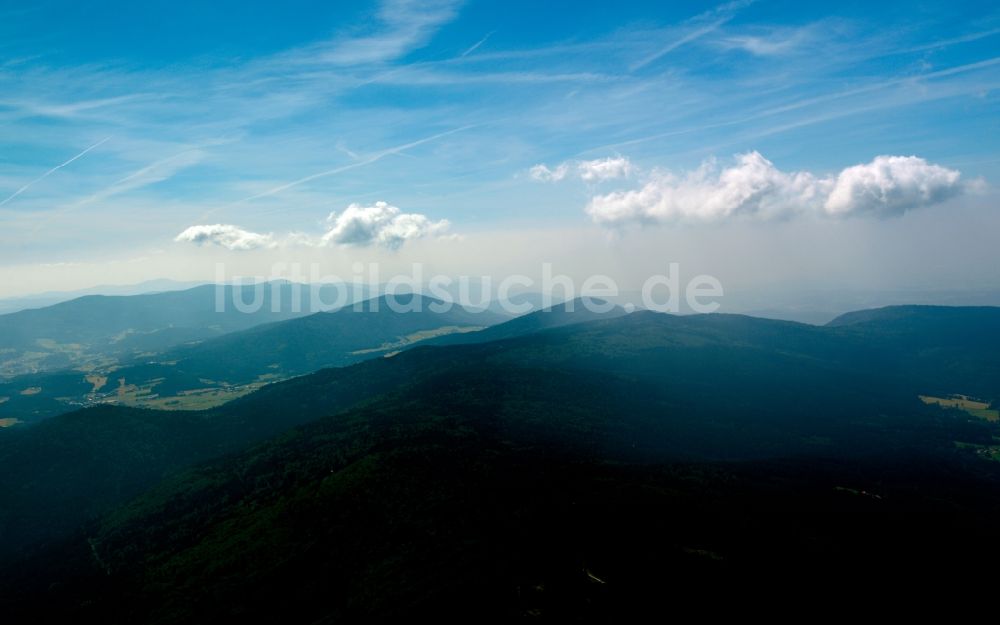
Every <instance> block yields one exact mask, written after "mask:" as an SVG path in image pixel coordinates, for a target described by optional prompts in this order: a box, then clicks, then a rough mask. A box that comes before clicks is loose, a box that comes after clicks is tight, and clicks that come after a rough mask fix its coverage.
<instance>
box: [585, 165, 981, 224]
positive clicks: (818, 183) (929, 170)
mask: <svg viewBox="0 0 1000 625" xmlns="http://www.w3.org/2000/svg"><path fill="white" fill-rule="evenodd" d="M959 177H960V174H959V172H957V171H954V170H950V169H946V168H944V167H941V166H939V165H932V164H928V163H927V161H925V160H924V159H922V158H917V157H915V156H879V157H876V158H875V159H874V160H873V161H872V162H871V163H868V164H864V165H857V166H854V167H849V168H847V169H845V170H843V171H841V172H840V173H839V174H838V175H836V176H817V175H815V174H812V173H810V172H783V171H781V170H779V169H778V168H777V167H775V166H774V164H773V163H771V161H769V160H767V159H766V158H764V157H763V156H762V155H761V154H760V153H758V152H749V153H746V154H741V155H738V156H737V157H736V159H735V163H734V164H732V165H730V166H728V167H720V166H719V164H718V163H717V162H716V161H715V160H709V161H706V162H705V163H703V164H702V165H701V167H699V168H698V169H696V170H694V171H691V172H687V173H683V174H674V173H671V172H667V171H654V172H652V173H651V174H650V175H649V176H648V178H647V180H646V181H645V183H644V184H643V185H642V186H641V187H640V188H638V189H631V190H624V191H615V192H613V193H608V194H603V195H597V196H594V197H593V198H592V199H591V201H590V203H589V204H588V206H587V209H586V210H587V213H588V214H589V215H590V216H591V218H592V219H593V220H594V221H595V222H597V223H600V224H604V225H609V226H617V225H624V224H628V223H640V224H641V223H676V222H713V221H723V220H728V219H731V218H737V217H745V218H753V219H763V220H766V219H781V218H787V217H790V216H793V215H797V214H802V213H811V214H822V215H827V216H831V217H842V216H848V215H874V216H878V217H888V216H895V215H901V214H903V213H904V212H906V211H908V210H911V209H914V208H919V207H923V206H929V205H932V204H936V203H938V202H941V201H943V200H946V199H948V198H950V197H953V196H955V195H957V194H959V193H961V192H962V189H963V188H962V185H961V183H960V182H959Z"/></svg>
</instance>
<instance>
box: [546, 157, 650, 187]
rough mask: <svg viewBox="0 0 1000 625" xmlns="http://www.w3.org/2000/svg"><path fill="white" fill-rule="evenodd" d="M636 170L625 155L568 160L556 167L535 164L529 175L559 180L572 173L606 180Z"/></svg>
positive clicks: (550, 180) (582, 178) (588, 179)
mask: <svg viewBox="0 0 1000 625" xmlns="http://www.w3.org/2000/svg"><path fill="white" fill-rule="evenodd" d="M634 171H635V167H633V165H632V163H631V162H630V161H629V160H628V159H627V158H625V157H623V156H616V157H608V158H599V159H594V160H592V161H567V162H565V163H560V164H559V165H557V166H556V167H554V168H551V169H550V168H549V167H548V166H547V165H544V164H539V165H535V166H534V167H532V168H531V169H529V170H528V173H529V175H530V176H531V177H532V178H533V179H535V180H538V181H539V182H559V181H560V180H563V179H564V178H566V177H567V176H569V175H570V174H571V173H573V174H575V175H576V176H578V177H579V178H580V180H583V181H584V182H591V183H594V182H604V181H605V180H613V179H615V178H625V177H628V176H630V175H631V174H632V173H633V172H634Z"/></svg>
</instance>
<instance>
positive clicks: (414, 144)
mask: <svg viewBox="0 0 1000 625" xmlns="http://www.w3.org/2000/svg"><path fill="white" fill-rule="evenodd" d="M474 127H475V126H474V125H470V126H462V127H461V128H455V129H452V130H448V131H446V132H441V133H438V134H436V135H433V136H430V137H425V138H423V139H419V140H417V141H412V142H410V143H404V144H403V145H397V146H395V147H392V148H388V149H385V150H382V151H381V152H376V153H375V154H372V155H371V156H368V157H366V158H364V159H362V160H360V161H357V162H356V163H351V164H350V165H343V166H341V167H337V168H334V169H328V170H326V171H321V172H319V173H316V174H312V175H309V176H306V177H305V178H299V179H298V180H293V181H292V182H288V183H285V184H283V185H281V186H277V187H274V188H273V189H268V190H267V191H264V192H261V193H258V194H256V195H251V196H249V197H245V198H243V199H242V200H237V201H235V202H232V203H230V204H226V205H225V206H220V207H218V208H213V209H212V210H210V211H208V212H206V213H205V214H204V215H202V216H201V219H200V220H201V221H204V220H205V219H206V218H207V217H209V216H210V215H212V214H213V213H215V212H217V211H220V210H223V209H226V208H230V207H233V206H236V205H238V204H243V203H244V202H252V201H253V200H257V199H260V198H262V197H268V196H271V195H274V194H276V193H281V192H282V191H286V190H288V189H291V188H292V187H297V186H299V185H300V184H305V183H307V182H312V181H313V180H316V179H318V178H325V177H327V176H333V175H335V174H339V173H343V172H345V171H350V170H352V169H357V168H358V167H364V166H365V165H371V164H372V163H374V162H376V161H380V160H382V159H383V158H385V157H386V156H390V155H393V154H399V153H401V152H404V151H405V150H409V149H410V148H415V147H417V146H418V145H423V144H425V143H430V142H431V141H436V140H438V139H440V138H442V137H447V136H448V135H453V134H455V133H456V132H462V131H464V130H468V129H470V128H474Z"/></svg>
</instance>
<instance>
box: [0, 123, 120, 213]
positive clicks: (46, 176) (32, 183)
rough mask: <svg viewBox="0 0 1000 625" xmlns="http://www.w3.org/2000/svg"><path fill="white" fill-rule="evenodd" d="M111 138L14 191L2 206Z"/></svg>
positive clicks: (101, 141) (104, 140)
mask: <svg viewBox="0 0 1000 625" xmlns="http://www.w3.org/2000/svg"><path fill="white" fill-rule="evenodd" d="M110 138H111V137H104V138H103V139H101V140H100V141H98V142H97V143H95V144H94V145H92V146H90V147H89V148H87V149H86V150H84V151H83V152H80V153H79V154H77V155H76V156H74V157H73V158H71V159H69V160H68V161H66V162H65V163H61V164H59V165H56V166H55V167H53V168H52V169H50V170H48V171H47V172H45V173H44V174H42V175H41V176H39V177H37V178H35V179H34V180H32V181H31V182H29V183H28V184H26V185H24V186H23V187H21V188H20V189H18V190H17V191H14V192H13V193H11V194H10V195H9V196H8V197H7V199H5V200H3V201H2V202H0V206H3V205H4V204H6V203H7V202H9V201H11V200H13V199H14V198H16V197H17V196H19V195H21V194H22V193H24V192H25V191H27V190H28V189H29V188H30V187H31V186H32V185H34V184H36V183H38V182H41V181H42V180H45V179H46V178H48V177H49V176H51V175H52V174H54V173H56V172H57V171H59V170H60V169H62V168H63V167H65V166H67V165H69V164H70V163H72V162H73V161H75V160H76V159H78V158H80V157H82V156H83V155H84V154H86V153H87V152H90V151H91V150H93V149H94V148H97V147H99V146H100V145H102V144H103V143H106V142H107V141H108V139H110Z"/></svg>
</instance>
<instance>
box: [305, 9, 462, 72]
mask: <svg viewBox="0 0 1000 625" xmlns="http://www.w3.org/2000/svg"><path fill="white" fill-rule="evenodd" d="M460 5H461V2H459V1H456V0H429V1H419V0H388V1H386V2H383V3H382V5H381V6H380V7H379V9H378V11H377V12H376V13H375V16H374V18H375V19H374V21H375V22H376V24H377V26H376V27H375V28H374V29H373V32H371V33H368V34H363V35H346V36H342V37H339V38H337V39H335V40H334V41H332V42H330V43H323V44H320V45H318V46H316V47H315V48H314V52H315V53H316V55H317V59H318V60H320V61H322V62H324V63H331V64H334V65H348V66H349V65H362V64H367V63H384V62H386V61H392V60H395V59H397V58H399V57H401V56H404V55H406V54H407V53H409V52H411V51H413V50H414V49H416V48H419V47H421V46H423V45H424V44H426V43H427V41H428V40H429V39H430V38H431V36H432V35H433V34H434V32H435V31H437V29H438V28H440V27H441V26H443V25H445V24H447V23H448V22H450V21H452V20H453V19H455V17H456V16H457V15H458V8H459V6H460Z"/></svg>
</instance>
